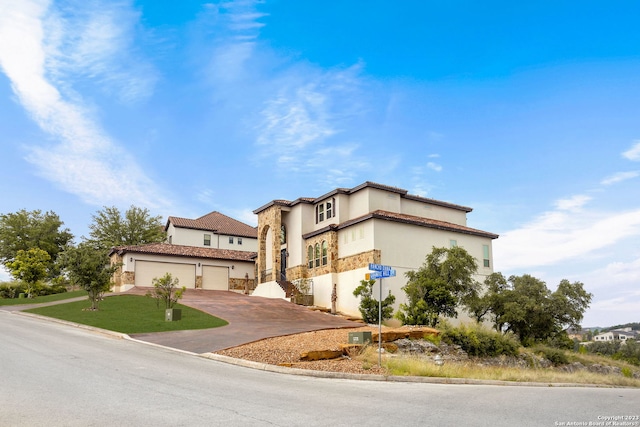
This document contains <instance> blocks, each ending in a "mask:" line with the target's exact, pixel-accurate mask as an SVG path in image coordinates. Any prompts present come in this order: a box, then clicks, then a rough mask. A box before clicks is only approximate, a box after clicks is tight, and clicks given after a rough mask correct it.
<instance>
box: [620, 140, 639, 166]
mask: <svg viewBox="0 0 640 427" xmlns="http://www.w3.org/2000/svg"><path fill="white" fill-rule="evenodd" d="M622 156H623V157H626V158H627V159H629V160H633V161H639V160H640V141H634V143H633V145H632V146H631V148H630V149H628V150H627V151H625V152H624V153H622Z"/></svg>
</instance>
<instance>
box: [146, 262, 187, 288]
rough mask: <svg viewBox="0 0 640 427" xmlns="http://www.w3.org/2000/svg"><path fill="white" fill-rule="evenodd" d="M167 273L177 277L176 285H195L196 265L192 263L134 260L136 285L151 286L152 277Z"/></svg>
mask: <svg viewBox="0 0 640 427" xmlns="http://www.w3.org/2000/svg"><path fill="white" fill-rule="evenodd" d="M167 273H171V276H173V277H177V278H178V280H179V282H178V286H179V287H183V286H185V287H186V288H187V289H193V288H195V287H196V266H195V265H194V264H176V263H171V262H153V261H136V276H135V285H136V286H153V279H154V278H156V277H157V278H160V277H162V276H164V275H165V274H167Z"/></svg>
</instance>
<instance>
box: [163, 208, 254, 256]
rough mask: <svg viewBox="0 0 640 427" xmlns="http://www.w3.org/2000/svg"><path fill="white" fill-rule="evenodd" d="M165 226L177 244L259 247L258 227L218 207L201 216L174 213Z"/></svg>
mask: <svg viewBox="0 0 640 427" xmlns="http://www.w3.org/2000/svg"><path fill="white" fill-rule="evenodd" d="M164 230H165V232H166V233H167V242H168V243H171V244H174V245H185V246H197V247H201V248H217V249H229V250H235V251H247V252H256V251H257V250H258V234H257V230H256V228H255V227H252V226H250V225H248V224H245V223H243V222H240V221H238V220H236V219H233V218H231V217H229V216H226V215H223V214H221V213H220V212H216V211H214V212H210V213H208V214H206V215H203V216H201V217H200V218H197V219H188V218H180V217H176V216H170V217H169V218H168V219H167V225H165V227H164Z"/></svg>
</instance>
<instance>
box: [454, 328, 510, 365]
mask: <svg viewBox="0 0 640 427" xmlns="http://www.w3.org/2000/svg"><path fill="white" fill-rule="evenodd" d="M442 340H443V341H444V342H446V343H449V344H456V345H459V346H460V347H461V348H462V349H463V350H464V351H466V352H467V354H468V355H469V356H476V357H494V356H500V355H505V356H515V355H516V354H518V348H519V347H520V344H519V343H518V340H517V339H516V338H515V337H514V336H513V335H511V334H506V335H503V334H501V333H499V332H496V331H493V330H490V329H486V328H484V327H482V326H480V325H460V326H457V327H450V326H447V328H446V329H445V330H444V331H443V333H442Z"/></svg>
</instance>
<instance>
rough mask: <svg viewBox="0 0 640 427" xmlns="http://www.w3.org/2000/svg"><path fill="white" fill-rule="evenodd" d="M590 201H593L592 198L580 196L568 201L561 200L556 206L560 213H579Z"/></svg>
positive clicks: (570, 198)
mask: <svg viewBox="0 0 640 427" xmlns="http://www.w3.org/2000/svg"><path fill="white" fill-rule="evenodd" d="M589 200H591V197H589V196H585V195H582V194H579V195H576V196H573V197H569V198H568V199H560V200H558V201H556V203H555V205H556V208H557V209H558V210H560V211H571V212H577V211H580V210H581V209H582V207H583V206H584V205H585V204H586V203H587V202H588V201H589Z"/></svg>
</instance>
